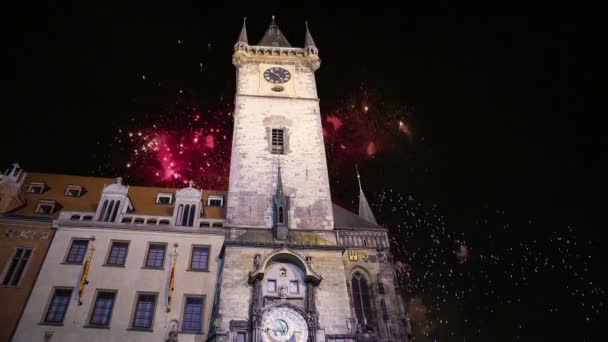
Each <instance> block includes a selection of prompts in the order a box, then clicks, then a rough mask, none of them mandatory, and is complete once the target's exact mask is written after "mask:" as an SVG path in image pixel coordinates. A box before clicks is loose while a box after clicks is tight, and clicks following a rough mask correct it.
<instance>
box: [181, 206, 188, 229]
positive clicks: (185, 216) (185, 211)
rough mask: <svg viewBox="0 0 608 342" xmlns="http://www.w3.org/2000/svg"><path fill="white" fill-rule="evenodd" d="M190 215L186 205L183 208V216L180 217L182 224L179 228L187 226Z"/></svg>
mask: <svg viewBox="0 0 608 342" xmlns="http://www.w3.org/2000/svg"><path fill="white" fill-rule="evenodd" d="M189 214H190V204H186V206H185V207H184V215H183V217H182V224H181V226H187V225H188V215H189Z"/></svg>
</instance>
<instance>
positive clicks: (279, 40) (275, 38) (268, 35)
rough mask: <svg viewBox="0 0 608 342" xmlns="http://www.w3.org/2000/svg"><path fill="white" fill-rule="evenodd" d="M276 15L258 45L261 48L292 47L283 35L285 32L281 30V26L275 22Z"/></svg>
mask: <svg viewBox="0 0 608 342" xmlns="http://www.w3.org/2000/svg"><path fill="white" fill-rule="evenodd" d="M274 18H275V17H274V15H273V16H272V22H271V23H270V26H268V28H267V29H266V32H265V33H264V37H262V40H260V42H259V43H258V45H259V46H281V47H291V44H289V42H288V41H287V38H285V36H284V35H283V32H281V30H280V29H279V26H277V24H276V23H275V22H274Z"/></svg>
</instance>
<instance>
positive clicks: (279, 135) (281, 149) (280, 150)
mask: <svg viewBox="0 0 608 342" xmlns="http://www.w3.org/2000/svg"><path fill="white" fill-rule="evenodd" d="M271 152H272V153H273V154H285V130H284V129H278V128H273V129H272V141H271Z"/></svg>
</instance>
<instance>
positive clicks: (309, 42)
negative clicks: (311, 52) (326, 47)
mask: <svg viewBox="0 0 608 342" xmlns="http://www.w3.org/2000/svg"><path fill="white" fill-rule="evenodd" d="M305 24H306V37H305V38H304V47H305V48H307V47H314V48H316V47H317V45H316V44H315V41H314V39H312V35H311V34H310V31H309V30H308V21H306V22H305Z"/></svg>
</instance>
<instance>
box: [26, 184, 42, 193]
mask: <svg viewBox="0 0 608 342" xmlns="http://www.w3.org/2000/svg"><path fill="white" fill-rule="evenodd" d="M44 188H46V185H45V184H44V183H41V182H31V183H30V187H29V188H28V189H27V192H29V193H32V194H41V193H43V192H44Z"/></svg>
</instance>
